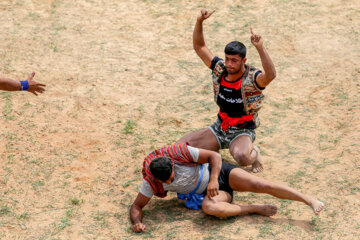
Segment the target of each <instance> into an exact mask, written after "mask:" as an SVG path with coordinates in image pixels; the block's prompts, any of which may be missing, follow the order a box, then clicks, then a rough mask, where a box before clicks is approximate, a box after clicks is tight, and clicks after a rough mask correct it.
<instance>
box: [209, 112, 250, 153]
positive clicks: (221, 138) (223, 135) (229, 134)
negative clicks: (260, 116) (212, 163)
mask: <svg viewBox="0 0 360 240" xmlns="http://www.w3.org/2000/svg"><path fill="white" fill-rule="evenodd" d="M220 125H221V121H220V119H219V118H218V119H217V120H216V122H215V123H213V124H212V125H211V126H209V129H210V130H211V132H212V133H213V134H214V135H215V137H216V139H217V141H218V143H219V146H220V149H228V148H229V147H230V145H231V143H232V141H234V140H235V139H236V138H238V137H240V136H243V135H248V136H249V137H250V138H251V141H252V142H254V141H255V137H256V134H255V130H254V129H247V128H237V127H231V126H229V127H228V129H227V131H226V132H225V131H224V130H223V129H222V128H221V126H220Z"/></svg>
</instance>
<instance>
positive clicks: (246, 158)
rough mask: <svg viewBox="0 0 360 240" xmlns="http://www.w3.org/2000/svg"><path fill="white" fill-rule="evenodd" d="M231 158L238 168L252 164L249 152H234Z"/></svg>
mask: <svg viewBox="0 0 360 240" xmlns="http://www.w3.org/2000/svg"><path fill="white" fill-rule="evenodd" d="M233 156H234V159H235V160H236V162H238V163H239V165H240V166H248V165H251V164H252V163H253V162H254V161H253V159H252V158H251V154H250V152H244V151H236V152H235V153H234V154H233Z"/></svg>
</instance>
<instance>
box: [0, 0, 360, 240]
mask: <svg viewBox="0 0 360 240" xmlns="http://www.w3.org/2000/svg"><path fill="white" fill-rule="evenodd" d="M204 7H205V8H208V9H215V10H216V12H215V13H214V15H213V16H212V17H211V18H210V19H208V20H207V21H206V22H205V23H204V33H205V38H206V43H207V45H208V47H209V48H210V49H211V51H212V52H213V53H214V54H215V55H218V56H220V57H223V48H224V46H225V44H226V43H228V42H229V41H232V40H239V41H242V42H244V44H245V45H246V46H247V47H248V56H247V58H248V63H249V64H253V65H255V66H258V67H261V62H260V59H259V56H258V54H257V52H256V50H255V48H254V47H253V46H252V45H251V43H250V39H249V37H250V33H249V27H250V25H252V26H253V28H254V30H255V31H256V32H257V33H259V34H261V35H262V36H263V38H264V40H265V46H266V47H267V49H268V52H269V54H270V55H271V57H272V59H273V61H274V63H275V66H276V69H277V73H278V75H277V78H276V79H275V80H274V81H273V82H272V83H271V84H270V85H269V86H268V87H267V88H266V90H265V94H266V95H267V99H266V101H265V104H264V107H263V109H262V110H261V112H260V120H261V126H260V128H258V129H257V138H256V144H257V145H258V146H259V147H260V149H261V153H262V155H263V160H264V167H265V171H264V172H263V173H260V174H257V175H258V176H261V177H263V178H266V179H269V180H274V181H279V182H284V183H286V184H288V185H290V186H292V187H295V188H296V189H299V190H300V191H302V192H304V193H306V194H309V195H313V196H316V197H317V198H319V199H320V200H322V201H323V202H324V203H325V209H324V210H323V212H322V213H321V214H320V215H319V216H318V217H315V216H314V215H313V213H312V211H311V209H310V208H309V207H307V206H305V205H304V204H302V203H297V202H290V201H284V200H279V199H276V198H274V197H271V196H266V195H259V194H249V193H236V194H235V197H234V202H235V203H238V204H251V203H259V204H261V203H272V204H275V205H277V206H278V207H279V212H278V214H277V215H275V216H273V217H271V218H268V217H261V216H255V215H253V216H243V217H234V218H228V219H216V218H213V217H209V216H206V215H204V214H203V213H202V212H201V211H190V210H187V209H186V208H184V207H183V203H181V202H180V201H178V200H177V199H176V198H175V194H170V195H169V196H168V197H167V199H165V200H163V199H155V198H154V199H152V200H151V201H150V204H149V205H148V206H147V207H146V208H145V218H144V222H145V224H146V225H147V231H146V232H145V233H142V234H134V233H132V232H131V223H130V221H129V217H128V210H129V207H130V205H131V203H132V201H133V199H134V198H135V196H136V195H137V193H138V190H139V187H140V185H141V182H142V179H141V173H140V172H141V166H142V161H143V158H144V157H145V155H146V154H147V153H149V152H150V151H152V150H153V149H155V148H158V147H162V146H164V145H166V144H171V143H173V142H174V141H176V140H177V139H179V138H180V137H181V136H183V135H184V134H186V133H188V132H190V131H193V130H196V129H200V128H204V127H206V126H208V125H210V124H211V123H212V122H214V121H215V119H216V114H217V111H218V109H217V107H216V105H215V103H214V102H213V96H212V89H211V87H212V86H211V78H210V72H209V70H208V69H207V68H206V67H205V65H203V63H202V62H201V61H200V59H199V58H198V57H197V56H196V54H195V52H194V51H193V49H192V30H193V26H194V23H195V19H196V16H197V14H198V13H199V11H200V9H201V8H204ZM0 21H1V25H0V33H1V36H0V76H1V77H8V78H12V79H17V80H21V79H24V78H26V77H27V76H28V75H29V74H30V73H31V72H32V71H35V72H36V76H35V78H34V79H35V80H37V81H39V82H42V83H45V84H47V87H46V92H45V93H44V94H42V95H40V96H38V97H35V96H34V95H31V94H30V93H26V92H12V93H9V92H1V93H0V109H1V111H0V124H1V127H0V157H1V158H0V159H1V161H0V239H113V240H115V239H144V238H154V239H290V238H291V239H359V238H360V221H359V219H360V200H359V199H360V184H359V176H360V164H359V160H360V159H359V149H360V132H359V123H360V121H359V116H360V111H359V110H360V107H359V106H360V104H359V99H358V98H357V96H358V95H359V94H360V91H359V90H360V87H359V84H360V81H359V73H360V67H359V62H360V52H359V50H360V43H359V42H360V41H359V40H360V39H359V36H360V33H359V31H360V29H359V26H360V2H359V1H356V0H328V1H325V0H319V1H307V0H301V1H295V0H265V1H260V0H256V1H234V0H232V1H230V0H225V1H215V0H211V1H197V2H195V1H189V0H187V1H184V0H179V1H169V0H143V1H141V0H132V1H130V0H122V1H105V0H76V1H66V0H37V1H35V0H33V1H31V0H6V1H5V0H0ZM221 154H222V156H223V159H224V161H227V162H233V160H232V158H231V156H230V155H229V153H228V151H227V150H224V151H222V152H221Z"/></svg>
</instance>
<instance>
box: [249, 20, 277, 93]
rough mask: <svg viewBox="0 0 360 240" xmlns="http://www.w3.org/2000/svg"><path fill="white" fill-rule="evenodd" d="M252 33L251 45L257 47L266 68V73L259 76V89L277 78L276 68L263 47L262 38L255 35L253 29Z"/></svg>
mask: <svg viewBox="0 0 360 240" xmlns="http://www.w3.org/2000/svg"><path fill="white" fill-rule="evenodd" d="M250 32H251V43H252V44H253V45H254V46H255V48H256V50H257V51H258V53H259V56H260V59H261V63H262V66H263V68H264V72H263V73H260V74H259V75H258V76H257V78H256V82H257V84H258V86H259V87H266V86H267V85H268V84H269V83H270V82H271V81H272V80H273V79H275V77H276V70H275V66H274V63H273V62H272V60H271V58H270V56H269V54H268V52H267V51H266V49H265V47H264V45H263V39H262V37H261V36H260V35H258V34H255V33H254V32H253V29H252V27H251V28H250Z"/></svg>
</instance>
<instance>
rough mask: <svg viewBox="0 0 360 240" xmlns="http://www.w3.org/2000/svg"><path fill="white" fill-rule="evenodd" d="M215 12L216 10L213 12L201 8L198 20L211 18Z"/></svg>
mask: <svg viewBox="0 0 360 240" xmlns="http://www.w3.org/2000/svg"><path fill="white" fill-rule="evenodd" d="M214 12H215V10H214V11H212V12H209V11H208V10H206V9H201V11H200V15H199V17H198V20H201V21H204V20H205V19H207V18H209V17H210V16H211V15H212V14H213V13H214Z"/></svg>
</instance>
